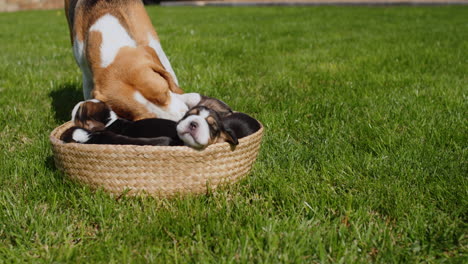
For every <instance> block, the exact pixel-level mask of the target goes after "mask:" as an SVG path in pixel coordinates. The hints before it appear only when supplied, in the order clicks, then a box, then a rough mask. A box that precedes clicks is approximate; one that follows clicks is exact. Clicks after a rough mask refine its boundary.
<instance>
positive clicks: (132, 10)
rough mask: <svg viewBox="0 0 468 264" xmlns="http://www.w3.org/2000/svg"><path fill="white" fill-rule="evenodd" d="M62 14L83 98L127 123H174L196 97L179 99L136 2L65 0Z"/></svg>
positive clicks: (172, 77)
mask: <svg viewBox="0 0 468 264" xmlns="http://www.w3.org/2000/svg"><path fill="white" fill-rule="evenodd" d="M65 13H66V16H67V20H68V25H69V29H70V37H71V42H72V45H73V54H74V56H75V59H76V62H77V64H78V66H79V67H80V69H81V71H82V74H83V93H84V98H85V99H91V98H95V99H98V100H100V101H103V102H105V103H106V104H108V105H109V106H110V107H111V108H112V109H113V110H114V111H115V112H116V113H117V115H118V116H119V117H122V118H126V119H129V120H140V119H145V118H164V119H169V120H173V121H178V120H180V119H181V118H182V117H183V116H184V114H185V113H186V112H187V110H188V109H189V107H188V106H187V104H186V103H185V101H186V100H189V101H193V100H196V99H197V98H198V97H199V96H198V97H197V98H195V99H194V98H188V99H187V98H186V97H184V96H181V95H180V94H182V93H183V91H182V90H181V89H180V88H179V85H178V81H177V77H176V75H175V73H174V70H173V69H172V66H171V64H170V62H169V60H168V58H167V56H166V54H165V53H164V51H163V49H162V47H161V43H160V42H159V38H158V35H157V33H156V31H155V30H154V28H153V25H152V24H151V20H150V18H149V17H148V14H147V13H146V10H145V8H144V5H143V3H142V1H141V0H65ZM191 95H193V94H191ZM188 97H190V95H188Z"/></svg>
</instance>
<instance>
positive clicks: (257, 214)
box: [0, 6, 468, 263]
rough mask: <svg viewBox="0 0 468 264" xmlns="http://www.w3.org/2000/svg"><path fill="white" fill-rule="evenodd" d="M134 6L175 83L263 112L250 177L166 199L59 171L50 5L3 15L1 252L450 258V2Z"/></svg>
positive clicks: (57, 76)
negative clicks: (107, 188)
mask: <svg viewBox="0 0 468 264" xmlns="http://www.w3.org/2000/svg"><path fill="white" fill-rule="evenodd" d="M148 11H149V14H150V16H151V18H152V19H153V23H154V24H155V26H156V28H157V30H158V32H159V35H160V37H161V40H162V43H163V46H164V48H165V51H166V53H167V54H168V55H169V57H170V59H171V62H172V66H173V67H174V69H175V70H176V73H177V75H178V78H179V80H180V82H181V84H182V87H183V88H184V89H185V90H186V91H196V92H200V93H202V94H207V95H211V96H215V97H219V98H221V99H223V100H224V101H226V102H228V103H229V104H230V105H231V106H232V107H233V108H234V109H236V110H239V111H243V112H247V113H249V114H251V115H253V116H255V117H257V118H258V119H259V120H261V121H262V122H263V124H264V125H265V127H266V135H265V136H264V141H263V144H262V150H261V153H260V155H259V157H258V160H257V162H256V164H255V166H254V168H253V170H252V172H251V173H250V175H249V176H248V177H246V178H245V179H244V180H242V181H241V182H240V183H239V184H236V185H233V186H230V187H228V188H225V189H223V190H220V191H218V192H216V193H210V194H207V195H202V196H198V197H185V198H177V199H170V200H168V199H154V198H128V197H124V198H122V199H120V200H116V199H115V198H113V197H110V196H109V195H107V194H106V193H104V192H102V191H92V190H89V189H88V188H86V187H83V186H81V185H79V184H75V183H73V182H70V181H69V180H67V179H66V178H65V177H64V176H63V175H62V174H61V173H60V172H58V171H57V169H56V168H55V166H54V164H53V159H52V151H51V148H50V145H49V141H48V134H49V133H50V131H51V130H52V129H53V128H54V127H56V126H57V125H59V124H61V123H63V122H64V121H66V120H67V119H68V117H69V113H70V110H71V108H72V107H73V105H74V104H75V103H76V102H77V101H79V100H81V94H82V92H81V77H80V76H81V74H80V71H79V69H78V67H77V66H76V65H75V62H74V59H73V56H72V52H71V47H70V41H69V39H68V28H67V26H66V22H65V18H64V14H63V12H62V11H34V12H19V13H2V14H0V139H1V140H0V146H1V152H0V175H1V177H0V179H1V182H0V186H1V187H0V263H11V262H39V263H41V262H44V263H50V262H79V263H95V262H105V263H107V262H111V263H125V262H136V263H139V262H163V263H164V262H175V263H187V262H195V263H197V262H201V263H220V262H243V263H246V262H261V263H277V262H281V263H291V262H292V263H300V262H307V263H314V262H320V263H327V262H338V263H355V262H378V263H392V262H400V263H414V262H429V263H439V262H440V263H442V262H448V263H463V262H465V263H466V261H467V260H468V258H467V255H468V252H467V250H468V232H467V222H468V214H467V211H468V197H467V192H468V184H467V175H468V163H467V161H468V157H467V154H468V153H467V151H468V137H467V135H468V122H467V117H468V98H467V96H468V93H467V92H468V80H467V72H468V68H467V61H468V53H467V51H468V24H467V20H466V17H467V14H468V8H467V7H465V6H453V7H388V8H372V7H311V8H273V7H272V8H161V7H151V8H148Z"/></svg>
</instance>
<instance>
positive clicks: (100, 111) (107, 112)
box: [72, 99, 118, 131]
mask: <svg viewBox="0 0 468 264" xmlns="http://www.w3.org/2000/svg"><path fill="white" fill-rule="evenodd" d="M117 118H118V117H117V115H116V114H115V112H114V111H112V110H111V109H110V107H109V106H108V105H107V104H106V103H104V102H101V101H99V100H97V99H91V100H87V101H82V102H79V103H78V104H76V105H75V107H74V108H73V111H72V122H74V123H75V126H78V127H81V128H84V129H87V130H91V131H97V130H104V129H105V128H106V127H107V126H109V125H110V124H112V122H114V121H115V120H117Z"/></svg>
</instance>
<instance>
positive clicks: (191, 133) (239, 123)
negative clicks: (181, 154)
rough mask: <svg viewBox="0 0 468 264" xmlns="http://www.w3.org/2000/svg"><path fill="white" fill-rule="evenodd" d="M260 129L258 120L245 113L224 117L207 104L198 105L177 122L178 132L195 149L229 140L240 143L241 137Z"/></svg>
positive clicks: (232, 143)
mask: <svg viewBox="0 0 468 264" xmlns="http://www.w3.org/2000/svg"><path fill="white" fill-rule="evenodd" d="M259 129H260V123H258V121H257V120H255V119H254V118H252V117H250V116H249V115H247V114H243V113H232V114H230V115H228V116H225V117H224V118H221V117H220V116H219V114H218V113H217V112H216V111H214V110H213V109H210V108H208V107H205V106H196V107H193V108H192V109H190V110H189V111H188V112H187V114H186V115H185V116H184V117H183V118H182V119H181V120H180V121H179V122H178V123H177V134H178V136H179V138H180V139H181V140H182V141H183V142H184V143H185V145H186V146H190V147H192V148H195V149H204V148H206V147H207V146H208V145H211V144H214V143H220V142H228V143H230V144H231V145H238V144H239V141H238V139H239V138H242V137H245V136H248V135H251V134H253V133H255V132H256V131H257V130H259Z"/></svg>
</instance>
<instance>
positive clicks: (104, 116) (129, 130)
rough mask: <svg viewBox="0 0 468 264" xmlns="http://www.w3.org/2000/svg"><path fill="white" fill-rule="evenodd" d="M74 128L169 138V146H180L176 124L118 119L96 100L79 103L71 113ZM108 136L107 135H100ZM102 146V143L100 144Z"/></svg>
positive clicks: (153, 119) (162, 120)
mask: <svg viewBox="0 0 468 264" xmlns="http://www.w3.org/2000/svg"><path fill="white" fill-rule="evenodd" d="M72 121H73V122H74V123H75V126H77V127H80V128H83V129H84V130H85V131H91V132H95V131H103V130H105V131H107V132H112V133H115V134H119V135H122V136H127V137H133V138H157V137H168V138H171V139H172V141H171V144H180V145H182V142H181V141H180V140H179V137H178V136H177V132H176V122H174V121H172V120H168V119H160V118H148V119H141V120H138V121H129V120H126V119H122V118H118V117H117V115H116V114H115V113H114V111H112V109H111V108H110V107H109V106H108V105H107V104H106V103H104V102H101V101H99V100H97V99H92V100H87V101H84V102H79V103H78V104H77V105H76V106H75V108H74V109H73V111H72ZM101 134H103V135H110V134H109V133H101ZM102 144H104V143H102Z"/></svg>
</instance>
